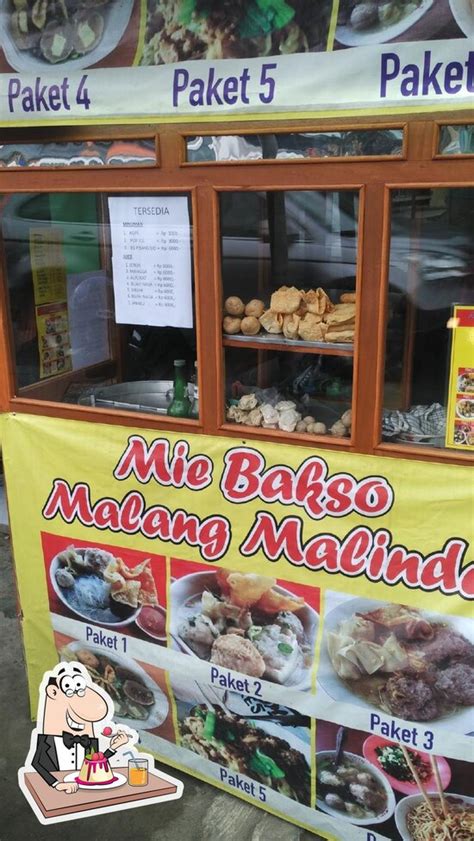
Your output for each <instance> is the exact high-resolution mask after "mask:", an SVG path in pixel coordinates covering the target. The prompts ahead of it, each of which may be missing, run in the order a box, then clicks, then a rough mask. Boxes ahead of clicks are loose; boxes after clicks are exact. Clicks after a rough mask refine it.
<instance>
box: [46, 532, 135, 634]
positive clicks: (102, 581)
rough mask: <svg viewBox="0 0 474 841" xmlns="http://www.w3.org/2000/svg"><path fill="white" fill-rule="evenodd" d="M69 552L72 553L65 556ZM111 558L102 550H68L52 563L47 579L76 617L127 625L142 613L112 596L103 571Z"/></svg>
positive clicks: (78, 548)
mask: <svg viewBox="0 0 474 841" xmlns="http://www.w3.org/2000/svg"><path fill="white" fill-rule="evenodd" d="M68 553H73V554H71V555H70V556H68ZM114 560H115V559H114V556H113V555H112V554H111V553H110V552H107V551H105V550H104V549H96V548H91V547H87V548H86V547H80V546H79V547H76V546H74V547H69V548H68V549H66V550H63V551H62V552H58V554H57V555H56V556H55V557H54V558H53V560H52V561H51V565H50V568H49V578H50V581H51V586H52V588H53V590H54V592H55V593H56V595H57V597H58V599H59V600H60V601H61V602H62V603H63V605H64V606H65V607H66V608H68V609H69V610H70V611H72V613H75V614H76V616H79V617H80V618H81V619H85V620H86V621H87V622H94V623H97V624H99V625H114V626H117V627H120V626H121V625H129V624H130V623H131V622H133V621H134V620H135V619H136V617H137V615H138V613H139V612H140V610H141V606H137V607H132V606H131V605H130V604H127V603H126V602H123V601H120V600H118V599H116V598H113V597H112V594H111V583H110V581H107V580H106V577H105V576H104V571H105V570H106V569H107V565H108V563H110V562H111V561H114Z"/></svg>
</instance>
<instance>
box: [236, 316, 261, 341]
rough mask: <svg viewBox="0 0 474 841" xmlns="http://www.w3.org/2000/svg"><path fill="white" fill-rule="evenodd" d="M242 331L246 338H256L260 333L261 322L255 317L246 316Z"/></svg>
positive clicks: (243, 320)
mask: <svg viewBox="0 0 474 841" xmlns="http://www.w3.org/2000/svg"><path fill="white" fill-rule="evenodd" d="M240 329H241V330H242V333H243V334H244V336H256V335H257V333H258V332H259V331H260V322H259V320H258V318H255V316H254V315H246V316H245V318H243V319H242V322H241V325H240Z"/></svg>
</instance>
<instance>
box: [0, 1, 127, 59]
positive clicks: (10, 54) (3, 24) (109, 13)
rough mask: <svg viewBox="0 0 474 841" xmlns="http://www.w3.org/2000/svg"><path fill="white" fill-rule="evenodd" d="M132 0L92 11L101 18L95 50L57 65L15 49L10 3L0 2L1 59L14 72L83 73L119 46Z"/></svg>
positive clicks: (117, 2) (113, 2)
mask: <svg viewBox="0 0 474 841" xmlns="http://www.w3.org/2000/svg"><path fill="white" fill-rule="evenodd" d="M133 3H134V0H112V2H110V3H109V5H108V6H106V7H105V8H104V9H101V8H100V7H99V8H97V9H96V10H91V11H98V12H100V13H101V14H103V16H104V34H103V35H102V39H101V40H100V41H99V43H98V44H97V46H96V47H94V49H93V50H91V51H90V53H86V55H82V56H80V58H74V59H71V60H69V59H66V61H60V62H59V63H58V64H51V63H50V62H49V61H46V59H41V58H37V57H36V56H34V55H31V53H30V52H29V50H19V49H18V47H17V45H16V44H15V41H14V39H13V37H12V35H11V33H10V14H11V13H10V11H9V10H10V9H11V6H12V0H0V43H1V45H2V47H3V51H4V53H5V57H6V59H7V61H8V63H9V64H10V65H11V66H12V67H13V69H14V70H24V71H31V72H36V71H38V70H43V71H44V70H50V71H58V70H59V71H60V69H61V68H62V67H67V71H68V73H70V72H71V71H74V70H83V69H84V68H85V67H90V66H91V65H92V64H97V62H98V61H102V59H103V58H105V57H106V56H108V55H109V53H111V52H112V50H114V49H115V47H116V46H117V45H118V44H119V43H120V41H121V39H122V37H123V34H124V32H125V30H126V28H127V26H128V23H129V20H130V17H131V14H132V9H133Z"/></svg>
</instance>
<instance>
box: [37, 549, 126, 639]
mask: <svg viewBox="0 0 474 841" xmlns="http://www.w3.org/2000/svg"><path fill="white" fill-rule="evenodd" d="M84 548H88V549H92V551H96V552H102V551H104V552H105V551H106V550H102V549H97V547H92V546H88V547H84V546H74V549H84ZM62 551H64V550H62ZM58 554H59V555H60V554H62V552H59V553H58ZM109 554H111V553H109ZM58 569H61V564H60V562H59V561H58V555H55V556H54V558H53V560H52V561H51V565H50V567H49V578H50V581H51V585H52V587H53V590H54V592H55V593H56V595H57V597H58V599H60V601H61V602H62V603H63V605H65V606H66V607H67V608H68V610H70V611H71V613H75V614H76V616H80V617H81V619H85V620H86V622H92V623H93V624H94V625H107V627H109V628H120V627H121V626H122V625H129V624H130V623H131V622H133V621H134V620H135V619H136V617H137V616H138V614H139V613H140V611H141V609H142V606H141V605H140V606H139V607H137V608H136V610H134V609H133V608H130V611H131V612H130V614H129V615H128V616H127V617H126V618H125V619H122V618H121V617H120V616H117V621H116V622H101V621H100V619H93V618H92V617H91V616H90V614H87V613H82V612H81V611H79V610H76V608H75V607H73V606H72V605H71V604H69V602H68V600H67V599H66V598H65V596H64V594H63V591H62V588H61V587H60V586H59V584H58V582H57V581H56V575H55V573H56V572H57V570H58Z"/></svg>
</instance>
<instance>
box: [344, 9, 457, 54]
mask: <svg viewBox="0 0 474 841" xmlns="http://www.w3.org/2000/svg"><path fill="white" fill-rule="evenodd" d="M473 24H474V9H473V7H472V5H471V0H367V2H366V0H341V2H340V4H339V15H338V20H337V28H336V41H335V49H341V48H343V47H364V46H370V45H371V44H384V43H387V42H402V41H430V40H433V39H443V38H463V37H467V36H469V35H472V34H473V31H474V30H473Z"/></svg>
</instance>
